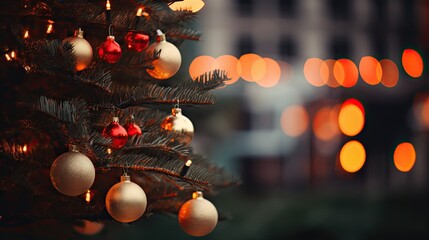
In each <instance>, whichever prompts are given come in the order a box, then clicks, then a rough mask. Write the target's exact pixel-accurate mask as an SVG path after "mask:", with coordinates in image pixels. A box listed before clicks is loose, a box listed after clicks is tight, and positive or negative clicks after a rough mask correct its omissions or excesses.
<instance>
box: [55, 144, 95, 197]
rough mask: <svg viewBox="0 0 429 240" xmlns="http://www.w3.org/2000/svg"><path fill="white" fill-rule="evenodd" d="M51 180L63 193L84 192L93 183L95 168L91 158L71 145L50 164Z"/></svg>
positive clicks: (72, 194) (75, 194) (77, 193)
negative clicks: (68, 149)
mask: <svg viewBox="0 0 429 240" xmlns="http://www.w3.org/2000/svg"><path fill="white" fill-rule="evenodd" d="M50 175H51V181H52V184H53V185H54V187H55V188H56V189H57V190H58V191H59V192H61V193H62V194H64V195H67V196H77V195H80V194H83V193H85V192H86V191H87V190H88V189H89V188H90V187H91V186H92V184H93V183H94V179H95V169H94V165H93V164H92V162H91V160H90V159H89V158H88V157H87V156H85V155H84V154H82V153H80V152H78V151H77V148H76V146H74V145H72V146H71V148H70V151H69V152H66V153H63V154H61V155H60V156H58V157H57V158H56V159H55V161H54V163H53V164H52V166H51V172H50Z"/></svg>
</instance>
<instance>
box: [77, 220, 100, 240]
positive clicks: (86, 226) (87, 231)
mask: <svg viewBox="0 0 429 240" xmlns="http://www.w3.org/2000/svg"><path fill="white" fill-rule="evenodd" d="M73 228H74V230H75V231H76V232H78V233H80V234H82V235H87V236H91V235H95V234H97V233H99V232H101V230H103V228H104V224H103V223H99V222H92V221H88V220H82V225H75V226H73Z"/></svg>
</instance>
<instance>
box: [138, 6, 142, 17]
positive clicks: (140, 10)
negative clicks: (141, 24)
mask: <svg viewBox="0 0 429 240" xmlns="http://www.w3.org/2000/svg"><path fill="white" fill-rule="evenodd" d="M142 13H143V8H139V9H138V10H137V14H136V16H137V17H141V16H142Z"/></svg>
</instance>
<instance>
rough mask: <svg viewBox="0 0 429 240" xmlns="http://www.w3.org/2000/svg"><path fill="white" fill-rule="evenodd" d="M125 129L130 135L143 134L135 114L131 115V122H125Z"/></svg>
mask: <svg viewBox="0 0 429 240" xmlns="http://www.w3.org/2000/svg"><path fill="white" fill-rule="evenodd" d="M125 129H126V130H127V133H128V136H130V137H132V136H134V135H137V136H139V135H142V130H141V128H140V127H139V126H138V125H137V124H136V123H135V120H134V116H132V115H131V116H130V119H129V122H128V123H127V124H125Z"/></svg>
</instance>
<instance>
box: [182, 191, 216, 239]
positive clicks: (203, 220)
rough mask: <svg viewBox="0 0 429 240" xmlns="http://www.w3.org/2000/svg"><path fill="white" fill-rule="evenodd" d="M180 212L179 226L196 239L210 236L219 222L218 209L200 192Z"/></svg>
mask: <svg viewBox="0 0 429 240" xmlns="http://www.w3.org/2000/svg"><path fill="white" fill-rule="evenodd" d="M192 198H193V199H191V200H189V201H187V202H185V203H184V204H183V205H182V207H181V208H180V210H179V224H180V227H182V229H183V231H185V232H186V233H187V234H189V235H191V236H195V237H201V236H205V235H207V234H209V233H210V232H211V231H213V229H215V227H216V224H217V221H218V213H217V210H216V207H215V206H214V205H213V204H212V203H211V202H210V201H208V200H207V199H205V198H204V197H203V193H202V192H200V191H198V192H195V193H193V195H192Z"/></svg>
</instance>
